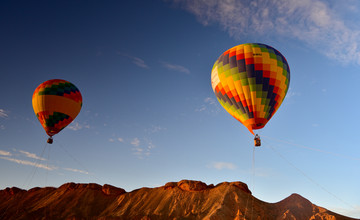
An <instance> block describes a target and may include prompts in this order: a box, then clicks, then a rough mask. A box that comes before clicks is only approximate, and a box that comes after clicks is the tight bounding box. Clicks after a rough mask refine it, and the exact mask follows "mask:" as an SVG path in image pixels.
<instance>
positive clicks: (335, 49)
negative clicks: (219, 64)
mask: <svg viewBox="0 0 360 220" xmlns="http://www.w3.org/2000/svg"><path fill="white" fill-rule="evenodd" d="M173 2H175V3H177V4H179V5H181V7H183V8H184V9H186V10H187V11H189V12H191V13H192V14H194V15H195V16H196V17H197V19H198V21H199V22H201V23H202V24H203V25H210V24H220V26H221V27H222V28H223V29H224V30H225V31H227V32H228V33H229V35H230V36H232V37H233V38H235V39H241V38H243V37H244V36H251V37H253V38H255V40H256V39H264V37H268V38H274V37H279V38H281V39H283V38H290V39H296V40H300V41H302V42H304V43H305V44H307V45H308V46H310V47H312V48H314V49H316V50H318V51H319V52H321V53H323V54H324V55H326V56H327V57H330V58H332V59H336V60H339V61H341V62H344V63H347V62H349V61H350V62H356V63H358V64H360V26H359V25H358V24H356V23H355V22H352V23H349V22H351V21H348V20H345V19H343V18H342V17H341V16H344V17H345V16H347V17H348V15H346V14H345V13H343V14H340V13H341V12H340V10H337V5H336V4H330V3H329V2H328V1H325V0H301V1H299V0H255V1H242V0H173ZM344 10H348V11H347V12H349V13H350V12H351V13H352V15H354V16H356V14H355V12H354V11H357V10H354V8H347V9H346V8H345V7H343V9H342V12H343V11H344Z"/></svg>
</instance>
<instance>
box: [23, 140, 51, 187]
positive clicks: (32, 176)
mask: <svg viewBox="0 0 360 220" xmlns="http://www.w3.org/2000/svg"><path fill="white" fill-rule="evenodd" d="M47 146H48V144H47V143H45V144H44V147H43V150H42V152H41V154H40V158H43V156H44V154H45V150H46V148H47ZM40 158H37V159H35V162H34V163H35V166H34V168H33V169H32V172H30V173H29V176H28V177H27V178H26V179H25V181H24V183H23V185H22V188H24V187H25V185H26V182H27V180H29V182H28V186H30V184H31V182H32V180H33V178H34V176H35V174H36V172H37V169H38V165H40Z"/></svg>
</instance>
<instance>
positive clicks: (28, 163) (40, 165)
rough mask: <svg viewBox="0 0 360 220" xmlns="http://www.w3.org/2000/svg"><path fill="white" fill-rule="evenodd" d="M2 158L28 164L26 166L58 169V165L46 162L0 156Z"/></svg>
mask: <svg viewBox="0 0 360 220" xmlns="http://www.w3.org/2000/svg"><path fill="white" fill-rule="evenodd" d="M0 159H3V160H7V161H11V162H14V163H18V164H22V165H26V166H33V167H38V168H41V169H45V170H55V169H57V167H55V166H49V165H45V164H40V163H34V162H31V161H27V160H19V159H15V158H10V157H3V156H0Z"/></svg>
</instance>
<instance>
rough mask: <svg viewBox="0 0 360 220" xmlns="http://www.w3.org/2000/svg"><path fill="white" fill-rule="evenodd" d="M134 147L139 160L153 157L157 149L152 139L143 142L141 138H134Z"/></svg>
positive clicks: (132, 142) (132, 143)
mask: <svg viewBox="0 0 360 220" xmlns="http://www.w3.org/2000/svg"><path fill="white" fill-rule="evenodd" d="M130 144H131V145H133V148H132V150H133V152H134V155H136V156H137V157H138V158H139V159H144V157H148V156H150V155H151V151H152V149H154V148H156V146H155V144H153V143H152V141H151V140H150V139H147V138H145V139H143V140H142V141H141V142H140V140H139V138H134V139H133V140H132V141H131V143H130Z"/></svg>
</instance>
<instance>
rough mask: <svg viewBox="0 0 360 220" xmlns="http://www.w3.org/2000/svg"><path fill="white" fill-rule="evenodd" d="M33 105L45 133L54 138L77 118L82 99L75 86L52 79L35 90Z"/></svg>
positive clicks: (64, 81)
mask: <svg viewBox="0 0 360 220" xmlns="http://www.w3.org/2000/svg"><path fill="white" fill-rule="evenodd" d="M32 105H33V108H34V112H35V114H36V116H37V118H38V119H39V121H40V123H41V125H42V126H43V127H44V129H45V132H46V133H47V134H48V135H49V136H50V137H52V136H53V135H55V134H57V133H59V132H60V131H61V130H62V129H64V128H65V127H66V126H67V125H69V124H70V123H71V122H72V121H73V120H74V119H75V118H76V116H77V115H78V114H79V112H80V109H81V106H82V97H81V93H80V91H79V89H78V88H76V86H75V85H74V84H72V83H70V82H68V81H66V80H62V79H52V80H48V81H46V82H43V83H41V84H40V85H39V86H38V87H37V88H36V89H35V91H34V94H33V97H32Z"/></svg>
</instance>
